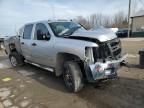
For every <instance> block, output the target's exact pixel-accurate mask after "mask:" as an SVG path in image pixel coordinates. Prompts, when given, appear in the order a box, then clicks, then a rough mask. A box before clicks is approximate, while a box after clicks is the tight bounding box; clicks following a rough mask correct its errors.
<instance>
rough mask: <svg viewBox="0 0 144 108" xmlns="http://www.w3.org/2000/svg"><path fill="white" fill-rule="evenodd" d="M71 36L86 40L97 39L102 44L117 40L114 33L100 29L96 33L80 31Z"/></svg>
mask: <svg viewBox="0 0 144 108" xmlns="http://www.w3.org/2000/svg"><path fill="white" fill-rule="evenodd" d="M71 36H72V37H75V38H76V37H86V38H92V39H97V40H99V41H100V42H105V41H109V40H112V39H115V38H117V36H116V34H115V33H114V32H112V31H111V30H107V29H98V30H94V31H92V30H90V31H86V30H78V31H76V32H75V33H73V34H72V35H71Z"/></svg>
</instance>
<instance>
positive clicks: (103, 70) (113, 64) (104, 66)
mask: <svg viewBox="0 0 144 108" xmlns="http://www.w3.org/2000/svg"><path fill="white" fill-rule="evenodd" d="M126 58H127V55H124V56H123V57H122V58H120V59H119V60H112V61H107V62H105V63H101V62H97V63H95V64H92V65H89V67H90V71H91V74H92V78H93V80H95V81H96V80H102V79H107V78H110V79H111V78H114V77H116V76H117V70H118V68H119V67H120V63H121V62H123V61H124V60H125V59H126Z"/></svg>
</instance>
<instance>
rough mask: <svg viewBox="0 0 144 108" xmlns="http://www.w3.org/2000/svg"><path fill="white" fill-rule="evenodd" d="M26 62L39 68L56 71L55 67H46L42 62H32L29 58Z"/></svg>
mask: <svg viewBox="0 0 144 108" xmlns="http://www.w3.org/2000/svg"><path fill="white" fill-rule="evenodd" d="M24 62H26V63H29V64H32V65H34V66H36V67H39V68H42V69H45V70H48V71H50V72H54V69H53V68H50V67H46V66H42V65H40V64H36V63H33V62H30V61H28V60H25V61H24Z"/></svg>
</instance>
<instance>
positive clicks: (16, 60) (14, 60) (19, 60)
mask: <svg viewBox="0 0 144 108" xmlns="http://www.w3.org/2000/svg"><path fill="white" fill-rule="evenodd" d="M9 60H10V62H11V64H12V66H13V67H18V66H21V65H23V64H24V61H23V57H22V56H21V55H19V54H18V53H17V52H12V53H11V54H10V55H9Z"/></svg>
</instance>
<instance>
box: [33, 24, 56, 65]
mask: <svg viewBox="0 0 144 108" xmlns="http://www.w3.org/2000/svg"><path fill="white" fill-rule="evenodd" d="M31 46H32V49H31V51H32V61H34V62H35V63H38V64H41V65H45V66H52V65H53V59H52V58H53V57H52V55H53V41H52V38H51V35H50V33H49V30H48V26H47V25H46V24H44V23H37V24H35V31H34V37H33V43H32V44H31Z"/></svg>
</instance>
